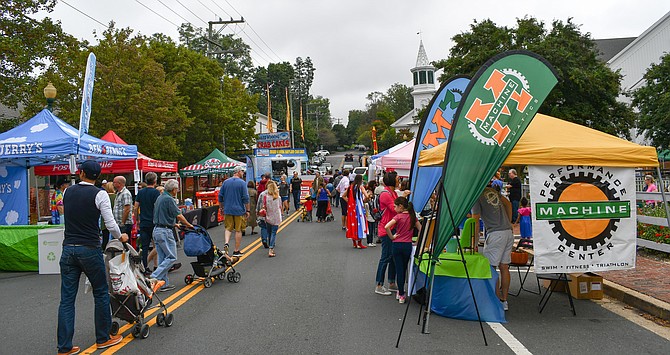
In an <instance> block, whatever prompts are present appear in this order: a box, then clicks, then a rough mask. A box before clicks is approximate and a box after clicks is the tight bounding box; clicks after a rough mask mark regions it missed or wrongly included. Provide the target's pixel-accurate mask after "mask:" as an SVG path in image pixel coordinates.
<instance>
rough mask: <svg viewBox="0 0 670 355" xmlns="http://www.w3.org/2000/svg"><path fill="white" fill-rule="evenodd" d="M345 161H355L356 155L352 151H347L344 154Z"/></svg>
mask: <svg viewBox="0 0 670 355" xmlns="http://www.w3.org/2000/svg"><path fill="white" fill-rule="evenodd" d="M344 161H354V155H353V154H351V153H347V154H345V155H344Z"/></svg>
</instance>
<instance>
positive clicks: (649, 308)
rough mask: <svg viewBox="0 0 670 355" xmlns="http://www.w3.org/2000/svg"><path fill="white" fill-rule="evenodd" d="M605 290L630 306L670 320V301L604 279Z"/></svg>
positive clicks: (607, 293)
mask: <svg viewBox="0 0 670 355" xmlns="http://www.w3.org/2000/svg"><path fill="white" fill-rule="evenodd" d="M603 292H604V293H605V294H606V295H608V296H610V297H612V298H614V299H616V300H619V301H621V302H623V303H625V304H627V305H629V306H633V307H635V308H637V309H640V310H642V311H645V312H647V313H649V314H651V315H653V316H656V317H659V318H662V319H665V320H668V321H670V303H667V302H663V301H661V300H658V299H656V298H653V297H651V296H647V295H645V294H643V293H640V292H638V291H635V290H633V289H630V288H628V287H625V286H621V285H619V284H617V283H614V282H612V281H608V280H603Z"/></svg>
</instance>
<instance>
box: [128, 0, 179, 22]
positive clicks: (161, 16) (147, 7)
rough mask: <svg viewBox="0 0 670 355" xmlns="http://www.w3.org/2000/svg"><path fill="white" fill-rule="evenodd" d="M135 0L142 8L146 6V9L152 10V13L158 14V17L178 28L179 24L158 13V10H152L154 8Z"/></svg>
mask: <svg viewBox="0 0 670 355" xmlns="http://www.w3.org/2000/svg"><path fill="white" fill-rule="evenodd" d="M135 1H136V2H137V3H138V4H140V5H142V6H144V8H146V9H147V10H149V11H151V12H153V13H154V14H156V15H157V16H159V17H160V18H162V19H163V20H165V21H167V22H169V23H170V24H172V25H173V26H174V27H177V28H179V25H177V24H176V23H174V22H172V21H170V20H168V19H167V18H166V17H164V16H163V15H161V14H159V13H158V12H156V11H154V9H152V8H150V7H149V6H147V5H144V4H143V3H141V2H140V1H139V0H135Z"/></svg>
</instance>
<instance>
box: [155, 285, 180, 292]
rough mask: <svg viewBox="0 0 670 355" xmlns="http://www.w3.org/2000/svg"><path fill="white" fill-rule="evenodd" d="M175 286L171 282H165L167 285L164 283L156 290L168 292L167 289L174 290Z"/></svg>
mask: <svg viewBox="0 0 670 355" xmlns="http://www.w3.org/2000/svg"><path fill="white" fill-rule="evenodd" d="M175 288H177V286H175V285H173V284H167V285H165V286H163V287H161V288H159V289H158V291H160V292H168V291H172V290H174V289H175Z"/></svg>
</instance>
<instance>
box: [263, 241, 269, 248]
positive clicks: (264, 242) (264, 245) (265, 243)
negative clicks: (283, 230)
mask: <svg viewBox="0 0 670 355" xmlns="http://www.w3.org/2000/svg"><path fill="white" fill-rule="evenodd" d="M262 243H263V248H265V249H268V248H269V247H270V245H268V241H267V240H263V241H262Z"/></svg>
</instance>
